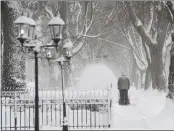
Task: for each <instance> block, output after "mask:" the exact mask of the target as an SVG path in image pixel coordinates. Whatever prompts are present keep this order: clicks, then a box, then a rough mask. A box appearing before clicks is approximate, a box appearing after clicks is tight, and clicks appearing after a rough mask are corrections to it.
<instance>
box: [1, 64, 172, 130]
mask: <svg viewBox="0 0 174 131" xmlns="http://www.w3.org/2000/svg"><path fill="white" fill-rule="evenodd" d="M111 83H112V89H111V91H112V92H111V93H112V94H111V95H110V96H111V98H112V99H113V101H112V109H111V113H112V114H111V116H112V117H111V121H110V123H111V128H108V130H113V129H115V130H116V129H119V130H125V129H134V130H139V129H148V130H152V129H153V130H154V129H158V130H167V129H171V130H174V102H172V101H171V100H169V99H166V97H165V96H166V93H163V92H158V91H156V90H147V91H144V90H140V89H139V90H137V89H136V88H135V87H131V88H130V90H129V98H130V103H131V104H130V105H129V106H120V105H118V95H119V94H118V90H117V78H116V77H115V76H114V74H113V73H112V71H111V70H109V69H108V68H107V67H106V66H104V65H92V66H89V67H87V68H86V69H85V70H84V73H83V75H82V76H81V79H80V82H79V84H78V87H79V88H82V87H83V88H86V89H89V88H90V90H91V89H92V88H96V87H98V88H105V87H108V85H110V84H111ZM51 96H52V95H51ZM56 96H57V95H56ZM68 96H69V95H68ZM3 114H4V113H3ZM53 115H54V114H53ZM69 115H71V113H70V114H69ZM103 119H104V120H106V122H105V124H106V123H107V122H108V121H107V117H104V118H103ZM99 120H102V118H101V119H99ZM32 121H33V120H32ZM53 121H54V120H53ZM75 121H76V120H75ZM49 122H50V121H49ZM58 123H59V122H58ZM41 129H42V130H59V129H61V128H60V127H55V126H54V125H51V124H50V125H49V126H48V125H43V126H42V127H41ZM78 129H79V130H83V129H84V130H86V128H83V129H81V128H78ZM92 129H93V128H92ZM95 129H96V128H94V130H95ZM74 130H77V129H74ZM101 130H103V129H101ZM105 130H106V129H105Z"/></svg>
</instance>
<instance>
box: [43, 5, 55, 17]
mask: <svg viewBox="0 0 174 131" xmlns="http://www.w3.org/2000/svg"><path fill="white" fill-rule="evenodd" d="M43 9H44V11H45V13H46V14H47V16H48V17H49V18H50V19H51V18H53V17H54V15H53V13H52V11H51V10H49V9H48V7H47V6H45V7H44V8H43Z"/></svg>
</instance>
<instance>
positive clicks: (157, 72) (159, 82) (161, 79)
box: [151, 46, 166, 90]
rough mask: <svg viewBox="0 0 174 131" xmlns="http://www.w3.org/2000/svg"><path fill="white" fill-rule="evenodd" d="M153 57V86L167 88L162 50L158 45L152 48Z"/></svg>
mask: <svg viewBox="0 0 174 131" xmlns="http://www.w3.org/2000/svg"><path fill="white" fill-rule="evenodd" d="M151 59H152V61H151V75H152V88H154V89H159V90H165V89H166V79H165V75H164V67H163V59H162V52H161V51H160V50H159V48H158V47H157V46H154V47H153V48H152V49H151Z"/></svg>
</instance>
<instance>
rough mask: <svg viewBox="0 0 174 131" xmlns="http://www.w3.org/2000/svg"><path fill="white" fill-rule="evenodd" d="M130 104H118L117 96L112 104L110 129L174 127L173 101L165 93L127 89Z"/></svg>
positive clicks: (160, 128) (159, 128)
mask: <svg viewBox="0 0 174 131" xmlns="http://www.w3.org/2000/svg"><path fill="white" fill-rule="evenodd" d="M129 97H130V102H131V104H130V105H129V106H120V105H118V103H117V101H118V97H117V98H115V99H114V101H113V105H112V115H111V116H112V120H111V128H112V129H137V130H138V129H157V130H163V129H165V130H167V129H174V103H172V101H170V100H168V99H166V98H165V93H160V92H158V91H154V90H148V91H142V90H136V89H135V88H132V89H131V90H130V91H129Z"/></svg>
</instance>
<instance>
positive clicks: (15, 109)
mask: <svg viewBox="0 0 174 131" xmlns="http://www.w3.org/2000/svg"><path fill="white" fill-rule="evenodd" d="M16 98H17V96H16V91H15V94H14V119H15V131H17V105H16V104H17V103H16V101H17V99H16Z"/></svg>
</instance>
